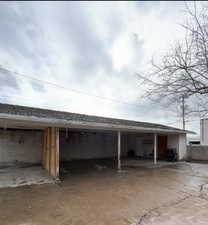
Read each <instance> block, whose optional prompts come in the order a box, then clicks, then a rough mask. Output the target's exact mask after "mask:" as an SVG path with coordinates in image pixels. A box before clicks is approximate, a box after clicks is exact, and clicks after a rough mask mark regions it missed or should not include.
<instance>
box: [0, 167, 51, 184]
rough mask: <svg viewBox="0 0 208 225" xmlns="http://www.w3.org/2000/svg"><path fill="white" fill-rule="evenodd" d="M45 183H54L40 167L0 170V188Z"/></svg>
mask: <svg viewBox="0 0 208 225" xmlns="http://www.w3.org/2000/svg"><path fill="white" fill-rule="evenodd" d="M45 183H54V180H53V178H52V177H50V176H49V175H48V173H47V171H46V170H44V169H42V168H41V166H29V167H25V166H23V167H22V166H12V167H1V168H0V188H4V187H18V186H23V185H31V184H45Z"/></svg>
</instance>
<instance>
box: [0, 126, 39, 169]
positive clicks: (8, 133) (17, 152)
mask: <svg viewBox="0 0 208 225" xmlns="http://www.w3.org/2000/svg"><path fill="white" fill-rule="evenodd" d="M41 138H42V132H41V131H33V130H0V165H13V164H16V163H20V162H21V163H32V164H33V163H40V161H41Z"/></svg>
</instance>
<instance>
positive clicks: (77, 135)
mask: <svg viewBox="0 0 208 225" xmlns="http://www.w3.org/2000/svg"><path fill="white" fill-rule="evenodd" d="M59 143H60V160H61V161H68V160H74V159H92V158H107V157H113V156H116V155H117V134H116V133H101V132H82V131H80V132H79V131H77V132H70V131H69V132H68V137H67V135H66V133H65V132H60V141H59Z"/></svg>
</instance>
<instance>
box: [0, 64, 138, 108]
mask: <svg viewBox="0 0 208 225" xmlns="http://www.w3.org/2000/svg"><path fill="white" fill-rule="evenodd" d="M0 69H2V70H5V71H7V72H8V74H10V75H11V76H12V75H17V76H21V77H25V78H27V79H31V80H35V81H38V82H42V83H46V84H48V85H52V86H55V87H57V88H61V89H64V90H67V91H70V92H75V93H78V94H83V95H87V96H90V97H95V98H99V99H103V100H107V101H113V102H117V103H121V104H128V105H133V106H139V105H136V104H133V103H129V102H123V101H120V100H117V99H113V98H107V97H102V96H99V95H95V94H91V93H86V92H84V91H81V90H76V89H72V88H66V87H64V86H62V85H59V84H54V83H52V82H50V81H46V80H41V79H38V78H35V77H33V76H28V75H25V74H22V73H19V72H16V71H12V70H10V69H8V68H6V67H3V66H2V65H0Z"/></svg>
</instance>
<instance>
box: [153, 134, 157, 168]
mask: <svg viewBox="0 0 208 225" xmlns="http://www.w3.org/2000/svg"><path fill="white" fill-rule="evenodd" d="M154 164H155V165H156V164H157V134H154Z"/></svg>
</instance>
